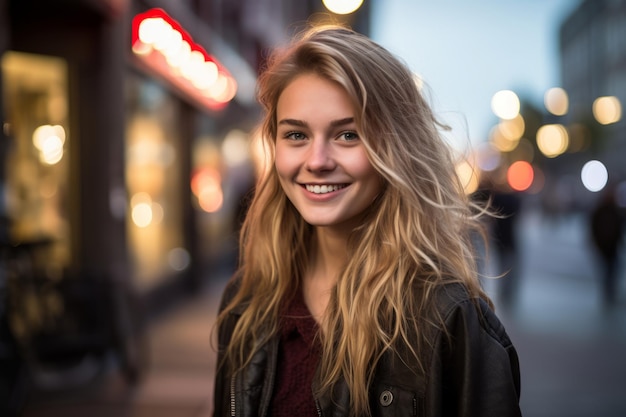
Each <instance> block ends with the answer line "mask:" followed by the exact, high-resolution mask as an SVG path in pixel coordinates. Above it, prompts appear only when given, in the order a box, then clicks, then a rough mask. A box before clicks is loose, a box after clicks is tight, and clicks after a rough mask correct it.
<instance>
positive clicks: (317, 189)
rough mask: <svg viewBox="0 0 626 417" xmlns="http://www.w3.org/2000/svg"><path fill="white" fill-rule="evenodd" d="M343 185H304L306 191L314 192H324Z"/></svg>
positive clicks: (337, 188) (338, 188)
mask: <svg viewBox="0 0 626 417" xmlns="http://www.w3.org/2000/svg"><path fill="white" fill-rule="evenodd" d="M344 187H345V185H309V184H307V185H306V189H307V191H310V192H312V193H314V194H326V193H330V192H333V191H337V190H340V189H342V188H344Z"/></svg>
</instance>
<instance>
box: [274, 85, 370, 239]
mask: <svg viewBox="0 0 626 417" xmlns="http://www.w3.org/2000/svg"><path fill="white" fill-rule="evenodd" d="M354 114H355V110H354V107H353V106H352V103H351V101H350V98H349V96H348V94H347V93H346V92H345V90H344V89H343V88H342V87H341V86H340V85H339V84H336V83H333V82H331V81H328V80H326V79H324V78H321V77H319V76H317V75H314V74H305V75H300V76H298V77H297V78H295V79H294V80H293V81H291V83H290V84H288V85H287V87H286V88H285V89H284V90H283V92H282V94H281V95H280V97H279V99H278V104H277V111H276V116H277V133H276V161H275V165H276V172H277V173H278V177H279V179H280V183H281V186H282V188H283V190H284V191H285V194H286V195H287V197H288V198H289V200H290V201H291V202H292V204H293V205H294V206H295V207H296V209H297V210H298V212H299V213H300V215H301V216H302V217H303V218H304V220H305V221H306V222H308V223H309V224H311V225H313V226H319V227H335V228H342V229H345V230H351V228H353V227H354V226H356V225H357V224H358V218H359V215H360V214H362V213H363V211H364V210H366V209H367V208H368V207H370V205H371V204H372V201H373V200H374V198H375V197H376V195H378V193H379V192H380V191H381V188H382V185H381V179H380V176H379V174H378V173H377V172H376V170H375V169H374V167H373V166H372V165H371V163H370V162H369V159H368V158H367V153H366V150H365V146H364V145H363V143H362V142H361V140H360V138H359V136H358V134H357V127H356V123H355V121H354Z"/></svg>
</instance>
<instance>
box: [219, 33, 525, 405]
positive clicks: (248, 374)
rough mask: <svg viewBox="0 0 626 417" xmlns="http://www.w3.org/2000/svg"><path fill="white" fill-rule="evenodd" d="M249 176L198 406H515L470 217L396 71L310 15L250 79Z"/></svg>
mask: <svg viewBox="0 0 626 417" xmlns="http://www.w3.org/2000/svg"><path fill="white" fill-rule="evenodd" d="M258 97H259V100H260V102H261V104H262V105H263V106H264V108H265V110H266V115H265V119H264V121H263V125H262V135H261V136H262V140H264V143H265V145H266V146H265V148H266V149H270V150H271V160H272V165H271V166H269V167H267V170H266V171H265V172H264V174H263V175H262V176H261V177H260V178H259V180H258V182H257V186H256V192H255V194H254V197H253V200H252V203H251V206H250V208H249V210H248V213H247V217H246V219H245V222H244V225H243V229H242V234H241V245H242V252H241V253H242V263H241V266H240V270H239V271H238V273H237V274H236V275H235V277H234V279H233V280H232V281H231V282H230V283H229V285H228V287H227V288H226V290H225V293H224V296H223V300H222V303H221V308H220V314H219V317H218V336H219V337H218V339H219V352H218V372H217V376H216V383H215V415H217V416H225V415H229V416H230V415H236V416H240V415H241V416H244V415H258V416H270V415H271V416H294V415H295V416H299V417H304V416H365V415H372V416H387V415H388V416H399V415H420V416H457V417H460V416H465V417H470V416H483V417H485V416H493V417H495V416H498V417H506V416H519V415H520V409H519V404H518V401H519V392H520V391H519V390H520V386H519V384H520V375H519V364H518V359H517V354H516V351H515V348H514V346H513V345H512V343H511V341H510V339H509V337H508V336H507V333H506V331H505V329H504V327H503V326H502V324H501V323H500V322H499V320H498V318H497V317H496V315H495V314H494V312H493V310H492V303H491V301H490V300H489V299H488V297H487V295H486V294H485V293H484V292H483V290H482V289H481V286H480V283H479V281H478V277H477V272H476V266H475V263H474V260H473V259H474V254H473V249H472V247H473V246H472V240H471V238H472V235H471V231H472V230H473V229H474V228H478V227H480V223H479V220H478V219H477V218H476V216H475V211H474V209H473V206H472V204H471V203H470V202H469V200H468V198H467V197H466V196H465V194H464V192H463V187H462V185H461V184H460V181H459V179H458V177H457V176H456V173H455V170H454V164H453V160H452V157H451V152H450V150H449V149H448V148H447V146H446V145H445V141H444V140H443V139H442V137H441V136H440V135H439V133H438V127H439V125H438V122H437V121H436V119H435V116H434V115H433V113H432V111H431V109H430V107H429V106H428V104H427V103H426V101H425V100H424V99H423V97H422V96H421V94H420V91H419V89H418V87H417V85H416V83H415V81H414V78H413V75H412V73H411V72H410V71H409V69H408V68H407V67H406V66H405V65H403V64H402V63H401V62H400V61H399V60H398V59H397V58H395V57H394V56H393V55H392V54H390V53H389V52H388V51H387V50H385V49H384V48H382V47H381V46H379V45H378V44H376V43H374V42H373V41H371V40H370V39H368V38H367V37H365V36H362V35H360V34H357V33H355V32H353V31H351V30H348V29H342V28H338V27H324V28H318V29H314V30H312V31H310V32H308V33H307V34H304V35H303V36H302V37H301V38H298V39H297V40H295V42H294V44H292V45H291V46H289V47H288V48H286V49H284V50H283V49H281V50H278V51H276V53H275V54H274V55H273V56H272V58H271V59H270V61H269V66H268V68H267V69H266V70H265V72H264V73H263V74H262V75H261V76H260V79H259V86H258Z"/></svg>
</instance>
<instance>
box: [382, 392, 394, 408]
mask: <svg viewBox="0 0 626 417" xmlns="http://www.w3.org/2000/svg"><path fill="white" fill-rule="evenodd" d="M392 402H393V394H392V393H391V391H388V390H385V391H383V392H382V393H381V394H380V405H382V406H383V407H387V406H389V405H391V403H392Z"/></svg>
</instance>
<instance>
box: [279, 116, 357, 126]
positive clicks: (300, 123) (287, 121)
mask: <svg viewBox="0 0 626 417" xmlns="http://www.w3.org/2000/svg"><path fill="white" fill-rule="evenodd" d="M351 123H354V117H346V118H343V119H337V120H333V121H332V122H330V126H331V127H337V126H344V125H349V124H351ZM278 124H279V125H290V126H300V127H307V126H308V124H307V122H305V121H304V120H297V119H282V120H280V121H279V122H278Z"/></svg>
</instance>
